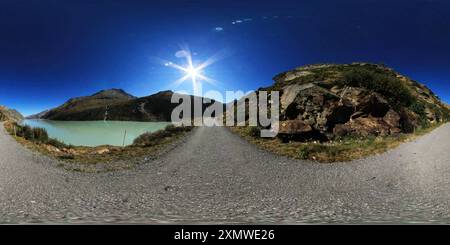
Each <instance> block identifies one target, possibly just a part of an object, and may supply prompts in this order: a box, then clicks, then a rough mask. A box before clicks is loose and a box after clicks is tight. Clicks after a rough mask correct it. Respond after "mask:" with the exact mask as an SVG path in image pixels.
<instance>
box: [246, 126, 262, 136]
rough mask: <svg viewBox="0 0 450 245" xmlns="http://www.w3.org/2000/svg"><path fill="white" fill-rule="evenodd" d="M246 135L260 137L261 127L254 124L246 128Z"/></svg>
mask: <svg viewBox="0 0 450 245" xmlns="http://www.w3.org/2000/svg"><path fill="white" fill-rule="evenodd" d="M247 133H248V135H250V136H252V137H260V136H261V129H260V128H259V127H256V126H250V127H248V130H247Z"/></svg>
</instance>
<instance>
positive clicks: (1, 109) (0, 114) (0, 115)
mask: <svg viewBox="0 0 450 245" xmlns="http://www.w3.org/2000/svg"><path fill="white" fill-rule="evenodd" d="M22 119H23V116H22V114H20V113H19V112H18V111H16V110H14V109H9V108H7V107H5V106H1V105H0V122H1V121H8V120H10V121H20V120H22Z"/></svg>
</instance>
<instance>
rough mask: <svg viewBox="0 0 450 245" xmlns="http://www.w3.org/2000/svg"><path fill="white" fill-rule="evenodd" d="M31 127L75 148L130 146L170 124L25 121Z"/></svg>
mask: <svg viewBox="0 0 450 245" xmlns="http://www.w3.org/2000/svg"><path fill="white" fill-rule="evenodd" d="M22 123H23V124H26V125H28V126H31V127H40V128H45V129H46V130H47V132H48V135H49V137H51V138H55V139H58V140H60V141H62V142H64V143H66V144H71V145H75V146H99V145H113V146H122V145H123V142H124V135H125V131H126V135H125V145H130V144H132V143H133V140H134V139H135V138H136V137H138V136H139V135H141V134H143V133H146V132H154V131H157V130H160V129H163V128H165V127H166V126H167V125H169V124H170V122H119V121H106V122H105V121H70V122H66V121H51V120H24V121H23V122H22Z"/></svg>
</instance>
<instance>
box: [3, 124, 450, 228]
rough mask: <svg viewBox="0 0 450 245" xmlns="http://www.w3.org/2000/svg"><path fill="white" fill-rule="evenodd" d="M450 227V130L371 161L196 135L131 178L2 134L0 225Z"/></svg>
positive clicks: (203, 132)
mask: <svg viewBox="0 0 450 245" xmlns="http://www.w3.org/2000/svg"><path fill="white" fill-rule="evenodd" d="M42 222H44V223H288V224H292V223H328V222H334V223H378V222H381V223H414V222H418V223H450V124H446V125H444V126H442V127H440V128H439V129H437V130H435V131H433V132H432V133H430V134H428V135H426V136H423V137H421V138H419V139H417V140H416V141H413V142H409V143H405V144H403V145H402V146H400V147H399V148H397V149H395V150H393V151H390V152H387V153H385V154H382V155H378V156H373V157H369V158H366V159H363V160H358V161H353V162H347V163H334V164H321V163H314V162H305V161H297V160H291V159H287V158H284V157H280V156H275V155H273V154H270V153H268V152H265V151H263V150H260V149H258V148H257V147H255V146H253V145H250V144H248V143H247V142H246V141H245V140H243V139H241V138H240V137H238V136H236V135H234V134H233V133H231V132H230V131H228V130H227V129H225V128H197V129H196V130H195V132H194V133H193V134H191V135H190V136H189V138H188V139H186V143H183V144H181V145H179V146H178V147H177V148H175V149H174V150H172V151H171V152H169V153H167V154H165V155H163V156H161V157H160V158H159V159H157V160H152V161H150V162H146V163H143V164H140V165H138V166H137V167H136V168H134V169H131V170H125V171H117V172H108V173H95V174H94V173H82V172H69V171H66V170H64V169H62V168H60V167H58V163H57V162H56V161H54V160H51V159H49V158H47V157H45V156H42V155H39V154H37V153H33V152H31V151H29V150H27V149H24V148H23V147H22V146H21V145H19V144H18V143H17V142H15V140H14V139H12V138H11V137H10V136H8V135H7V134H6V133H5V131H4V129H3V127H2V126H0V223H42Z"/></svg>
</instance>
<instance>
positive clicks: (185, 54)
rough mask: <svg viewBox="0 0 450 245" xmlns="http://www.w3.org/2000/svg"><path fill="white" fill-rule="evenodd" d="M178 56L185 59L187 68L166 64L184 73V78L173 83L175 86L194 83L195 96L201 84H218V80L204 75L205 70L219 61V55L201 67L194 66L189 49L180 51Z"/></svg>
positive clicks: (201, 64)
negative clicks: (189, 82)
mask: <svg viewBox="0 0 450 245" xmlns="http://www.w3.org/2000/svg"><path fill="white" fill-rule="evenodd" d="M176 56H177V57H178V58H185V59H186V66H181V65H178V64H175V63H173V62H171V61H167V62H165V64H164V65H165V66H167V67H172V68H175V69H177V70H179V71H182V72H184V76H182V77H181V78H179V79H178V80H176V81H175V82H174V83H173V84H174V85H175V86H179V85H180V84H182V83H183V82H185V81H187V80H190V81H191V82H192V88H193V92H194V94H195V93H196V92H198V88H199V85H200V84H201V82H207V83H210V84H216V83H217V81H216V80H214V79H212V78H209V77H207V76H206V75H204V74H203V71H204V69H205V68H207V67H208V66H210V65H212V64H214V63H215V62H216V61H217V60H218V58H219V57H218V56H217V55H215V56H212V57H210V58H209V59H207V60H206V61H204V62H203V63H200V65H197V66H196V65H194V62H193V60H192V54H191V51H190V50H189V48H187V47H184V48H182V49H181V50H180V51H178V52H177V55H176Z"/></svg>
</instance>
